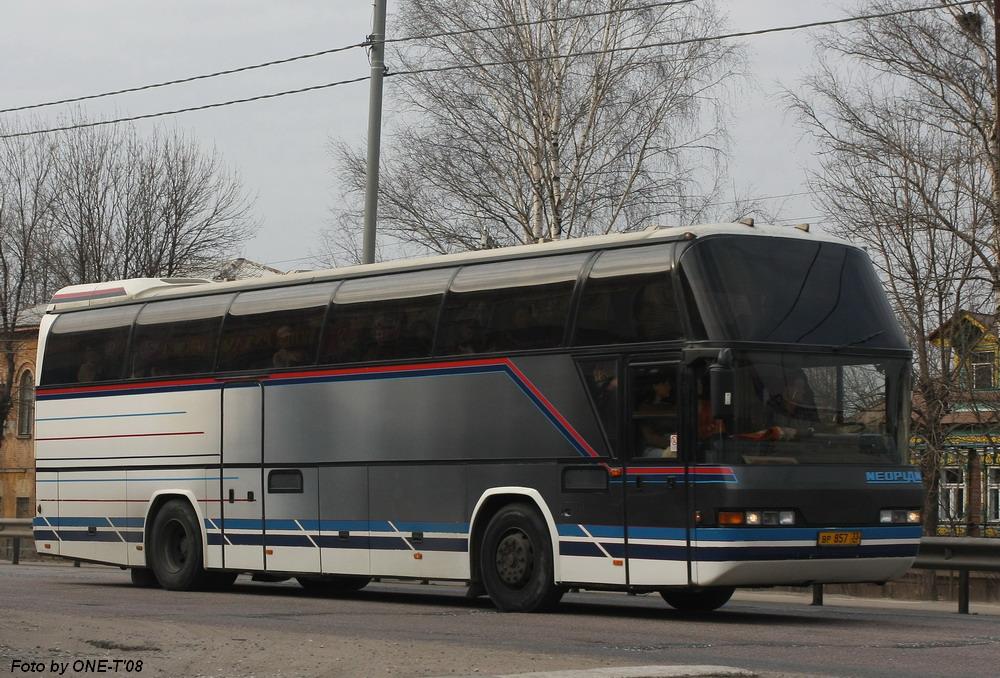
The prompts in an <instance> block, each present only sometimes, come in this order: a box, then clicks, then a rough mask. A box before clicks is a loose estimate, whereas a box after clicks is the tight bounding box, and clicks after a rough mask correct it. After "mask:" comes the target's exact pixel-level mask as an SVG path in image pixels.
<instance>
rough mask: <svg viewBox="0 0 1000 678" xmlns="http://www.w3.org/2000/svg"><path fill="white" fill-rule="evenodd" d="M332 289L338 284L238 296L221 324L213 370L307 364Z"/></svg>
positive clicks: (312, 360) (281, 288)
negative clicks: (220, 337)
mask: <svg viewBox="0 0 1000 678" xmlns="http://www.w3.org/2000/svg"><path fill="white" fill-rule="evenodd" d="M336 288H337V283H320V284H315V285H296V286H294V287H280V288H278V289H270V290H254V291H252V292H244V293H242V294H240V295H239V296H238V297H236V301H234V302H233V305H232V307H231V308H230V309H229V314H228V315H227V316H226V320H225V323H224V324H223V328H222V341H221V343H220V345H219V364H218V369H219V370H220V371H224V372H225V371H232V370H266V369H270V368H272V367H301V366H303V365H312V364H313V363H314V362H315V360H316V349H317V346H318V344H319V331H320V327H321V326H322V324H323V316H324V315H325V314H326V308H327V305H328V304H329V303H330V297H331V296H333V292H334V290H335V289H336Z"/></svg>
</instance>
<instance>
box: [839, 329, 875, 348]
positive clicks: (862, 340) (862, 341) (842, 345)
mask: <svg viewBox="0 0 1000 678" xmlns="http://www.w3.org/2000/svg"><path fill="white" fill-rule="evenodd" d="M882 334H885V330H879V331H878V332H872V333H871V334H869V335H868V336H867V337H861V338H860V339H855V340H854V341H849V342H847V343H846V344H841V345H840V346H834V347H833V350H834V351H841V350H843V349H845V348H849V347H851V346H857V345H858V344H863V343H865V342H866V341H868V340H870V339H874V338H875V337H877V336H880V335H882Z"/></svg>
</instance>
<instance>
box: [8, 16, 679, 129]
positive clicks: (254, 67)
mask: <svg viewBox="0 0 1000 678" xmlns="http://www.w3.org/2000/svg"><path fill="white" fill-rule="evenodd" d="M692 2H697V0H668V1H661V2H651V3H647V4H644V5H632V6H629V7H622V8H619V9H617V10H602V11H599V12H586V13H583V14H572V15H566V16H558V17H547V18H544V19H535V20H532V21H522V22H514V23H508V24H500V25H495V26H483V27H480V28H468V29H461V30H454V31H442V32H439V33H428V34H425V35H412V36H406V37H402V38H390V39H386V40H382V43H383V44H388V43H395V42H411V41H415V40H431V39H434V38H442V37H452V36H457V35H466V34H469V33H481V32H486V31H498V30H503V29H508V28H519V27H524V26H537V25H539V24H546V23H554V22H557V21H572V20H574V19H584V18H587V17H595V16H602V15H605V14H618V13H622V12H639V11H642V10H645V9H656V8H659V7H669V6H672V5H686V4H689V3H692ZM371 44H372V43H371V39H370V36H369V39H368V40H365V41H364V42H359V43H355V44H353V45H344V46H343V47H334V48H331V49H324V50H320V51H318V52H309V53H307V54H298V55H296V56H290V57H285V58H283V59H274V60H272V61H264V62H262V63H259V64H251V65H248V66H239V67H237V68H229V69H226V70H222V71H215V72H213V73H205V74H203V75H192V76H188V77H185V78H176V79H173V80H165V81H163V82H156V83H152V84H148V85H138V86H135V87H125V88H122V89H116V90H110V91H107V92H100V93H97V94H86V95H82V96H78V97H69V98H66V99H55V100H52V101H43V102H41V103H36V104H26V105H24V106H13V107H11V108H0V114H2V113H16V112H18V111H29V110H33V109H36V108H46V107H49V106H58V105H61V104H72V103H78V102H80V101H90V100H92V99H102V98H105V97H113V96H118V95H121V94H130V93H132V92H142V91H145V90H150V89H157V88H159V87H169V86H171V85H181V84H184V83H188V82H195V81H197V80H207V79H209V78H217V77H220V76H223V75H232V74H234V73H242V72H244V71H253V70H257V69H260V68H268V67H270V66H278V65H280V64H287V63H291V62H293V61H302V60H304V59H313V58H316V57H320V56H326V55H328V54H336V53H337V52H346V51H348V50H351V49H358V48H360V47H370V46H371Z"/></svg>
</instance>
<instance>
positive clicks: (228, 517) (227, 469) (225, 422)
mask: <svg viewBox="0 0 1000 678" xmlns="http://www.w3.org/2000/svg"><path fill="white" fill-rule="evenodd" d="M263 434H264V393H263V387H262V386H261V385H260V383H259V382H256V381H243V382H233V383H227V384H224V385H223V387H222V473H221V477H222V480H221V483H222V497H221V499H222V511H221V513H222V525H221V527H222V553H223V556H222V557H223V561H222V562H223V567H225V568H227V569H233V570H263V569H264V545H263V538H264V532H263V527H264V524H263V520H264V494H263V492H261V489H262V482H261V479H262V469H261V462H262V460H263V451H264V445H263Z"/></svg>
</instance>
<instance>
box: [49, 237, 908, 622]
mask: <svg viewBox="0 0 1000 678" xmlns="http://www.w3.org/2000/svg"><path fill="white" fill-rule="evenodd" d="M910 360H911V353H910V350H909V348H908V346H907V342H906V339H905V337H904V335H903V333H902V331H901V329H900V327H899V325H898V323H897V321H896V320H895V318H894V316H893V313H892V312H891V309H890V306H889V304H888V302H887V301H886V298H885V294H884V292H883V290H882V287H881V285H880V282H879V279H878V276H877V275H876V273H875V270H874V269H873V266H872V264H871V261H870V259H869V258H868V256H867V255H866V254H865V252H864V251H863V250H862V249H860V248H857V247H855V246H852V245H851V244H849V243H847V242H845V241H840V240H837V239H834V238H831V237H827V236H825V235H822V234H817V233H815V232H810V231H809V229H808V226H806V225H802V226H801V227H796V228H792V227H787V228H785V227H776V226H767V225H747V224H742V223H737V224H714V225H702V226H692V227H689V228H676V227H674V228H649V229H647V230H645V231H641V232H634V233H627V234H616V235H608V236H598V237H592V238H582V239H577V240H567V241H562V242H554V243H546V244H538V245H529V246H522V247H512V248H508V249H494V250H484V251H476V252H470V253H463V254H455V255H445V256H438V257H433V258H425V259H420V260H409V261H401V262H391V263H379V264H372V265H363V266H353V267H345V268H339V269H334V270H329V271H321V272H306V273H295V274H290V275H285V276H273V277H268V278H260V279H255V280H247V281H237V282H228V283H218V282H209V281H203V280H193V279H139V280H125V281H118V282H108V283H98V284H88V285H76V286H72V287H67V288H64V289H62V290H60V291H59V292H58V293H56V294H55V296H54V297H53V298H52V303H51V305H50V306H49V307H48V311H47V314H46V315H45V316H44V319H43V321H42V323H41V327H40V337H39V345H38V365H39V369H38V384H37V390H36V398H37V405H36V410H35V411H36V420H35V421H36V489H37V498H38V507H37V516H36V517H35V519H34V536H35V541H36V544H37V549H38V551H39V552H40V553H42V554H48V555H55V556H61V557H64V558H72V559H76V560H81V561H91V562H96V563H105V564H110V565H117V566H120V567H122V568H128V569H130V570H131V575H132V580H133V582H134V583H136V584H137V585H149V586H155V585H159V586H162V587H164V588H167V589H175V590H176V589H180V590H188V589H201V588H206V587H223V586H227V585H229V584H231V583H232V582H233V580H234V579H235V577H236V576H237V575H238V574H240V573H249V574H252V575H254V576H255V577H258V578H261V579H265V580H267V579H272V580H276V579H282V578H284V579H287V578H291V577H295V578H297V580H298V581H299V582H300V583H301V585H302V586H303V587H305V588H307V589H311V590H315V591H322V592H327V593H338V592H349V591H355V590H358V589H360V588H362V587H363V586H365V585H366V584H367V583H368V582H369V581H370V580H371V579H372V578H374V577H387V578H401V579H407V578H413V579H420V580H425V579H434V580H452V581H456V582H464V583H466V584H467V585H468V586H469V587H470V588H469V594H470V595H483V594H485V595H488V596H489V598H490V599H491V600H492V602H493V603H494V604H495V605H496V607H497V608H498V609H500V610H505V611H534V610H542V609H545V608H549V607H551V606H552V605H554V604H555V603H556V602H557V601H558V600H559V598H560V597H561V595H562V594H563V592H564V591H565V590H567V589H569V588H577V589H604V590H618V591H628V592H633V593H646V592H658V593H660V594H661V595H662V597H663V598H664V599H665V601H666V602H667V603H668V604H669V605H670V606H672V607H674V608H677V609H681V610H712V609H716V608H718V607H720V606H722V605H724V604H725V603H726V602H727V601H728V600H729V598H730V596H731V595H732V593H733V590H734V588H736V587H747V586H753V587H760V586H773V585H808V584H815V583H832V582H885V581H887V580H889V579H891V578H894V577H897V576H899V575H901V574H902V573H904V572H905V571H906V570H907V569H908V568H909V567H910V565H911V563H912V561H913V558H914V556H915V555H916V552H917V548H918V543H919V539H920V534H921V514H920V507H921V506H922V504H923V497H922V491H921V487H922V486H921V477H920V473H919V472H918V471H916V470H915V469H914V468H913V467H911V466H909V465H908V464H907V457H908V455H907V445H908V425H909V419H910V393H911V388H910Z"/></svg>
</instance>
